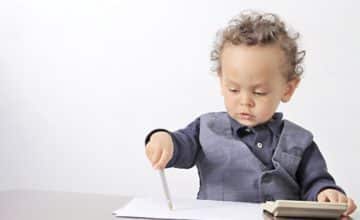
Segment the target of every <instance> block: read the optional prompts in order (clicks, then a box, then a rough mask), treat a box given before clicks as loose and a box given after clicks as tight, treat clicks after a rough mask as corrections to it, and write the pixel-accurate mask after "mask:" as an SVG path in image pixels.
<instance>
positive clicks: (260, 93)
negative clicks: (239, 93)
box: [254, 91, 267, 96]
mask: <svg viewBox="0 0 360 220" xmlns="http://www.w3.org/2000/svg"><path fill="white" fill-rule="evenodd" d="M254 94H255V95H258V96H264V95H267V93H266V92H257V91H255V92H254Z"/></svg>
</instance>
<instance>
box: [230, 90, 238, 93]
mask: <svg viewBox="0 0 360 220" xmlns="http://www.w3.org/2000/svg"><path fill="white" fill-rule="evenodd" d="M229 91H230V92H232V93H237V92H239V90H238V89H229Z"/></svg>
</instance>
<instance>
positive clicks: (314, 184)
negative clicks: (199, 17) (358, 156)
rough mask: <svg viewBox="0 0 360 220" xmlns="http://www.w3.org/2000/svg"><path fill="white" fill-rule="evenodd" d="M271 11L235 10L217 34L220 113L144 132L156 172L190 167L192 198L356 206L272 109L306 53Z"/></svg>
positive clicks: (296, 129) (302, 133)
mask: <svg viewBox="0 0 360 220" xmlns="http://www.w3.org/2000/svg"><path fill="white" fill-rule="evenodd" d="M297 39H298V34H293V35H292V34H291V33H290V32H289V31H288V30H287V28H286V26H285V24H284V23H283V22H282V21H281V20H280V19H279V17H278V16H277V15H275V14H266V13H257V12H250V13H245V12H244V13H241V14H240V15H239V16H238V17H236V18H235V19H233V20H232V21H230V23H229V25H228V26H227V27H226V28H225V29H223V30H222V31H221V32H219V34H218V36H217V40H216V43H215V47H214V49H213V51H212V53H211V59H212V61H214V62H215V63H216V66H215V71H216V74H217V77H218V79H219V83H220V86H221V93H222V96H223V97H224V103H225V107H226V112H211V113H206V114H203V115H201V116H199V117H198V118H196V119H195V120H194V121H193V122H191V123H190V124H189V125H188V126H187V127H186V128H184V129H180V130H177V131H174V132H171V131H168V130H166V129H156V130H153V131H152V132H150V133H149V134H148V135H147V137H146V155H147V157H148V159H149V160H150V162H151V163H152V165H153V167H154V168H155V169H163V168H167V167H176V168H191V167H192V166H194V165H195V166H196V167H197V169H198V174H199V178H200V189H199V192H198V195H197V198H198V199H210V200H223V201H243V202H265V201H268V200H278V199H291V200H312V201H327V202H342V203H347V204H348V209H347V211H346V212H345V213H344V215H349V214H351V213H352V212H353V211H354V210H355V209H356V205H355V203H354V201H353V200H352V199H351V198H349V197H347V196H346V195H345V193H344V191H343V190H342V189H341V188H340V187H339V186H337V185H336V184H335V181H334V178H333V177H332V176H331V175H330V174H329V172H328V171H327V167H326V163H325V160H324V157H323V156H322V154H321V152H320V150H319V148H318V146H317V144H316V143H315V141H314V139H313V135H312V133H311V132H310V131H308V130H306V129H305V128H302V127H301V126H299V125H297V124H295V123H293V122H291V121H289V120H286V119H284V118H283V114H282V113H280V112H276V110H277V107H278V105H279V103H280V102H283V103H285V102H289V101H290V99H291V97H292V95H293V94H294V92H295V90H296V88H297V86H298V84H299V82H300V79H301V74H302V72H303V70H302V68H301V63H302V60H303V58H304V55H305V51H299V49H298V46H297V41H296V40H297Z"/></svg>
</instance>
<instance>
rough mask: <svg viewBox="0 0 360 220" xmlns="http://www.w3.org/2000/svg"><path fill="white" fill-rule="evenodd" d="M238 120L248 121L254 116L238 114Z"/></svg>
mask: <svg viewBox="0 0 360 220" xmlns="http://www.w3.org/2000/svg"><path fill="white" fill-rule="evenodd" d="M238 115H239V117H240V119H243V120H250V119H252V118H253V117H254V116H253V115H251V114H249V113H239V114H238Z"/></svg>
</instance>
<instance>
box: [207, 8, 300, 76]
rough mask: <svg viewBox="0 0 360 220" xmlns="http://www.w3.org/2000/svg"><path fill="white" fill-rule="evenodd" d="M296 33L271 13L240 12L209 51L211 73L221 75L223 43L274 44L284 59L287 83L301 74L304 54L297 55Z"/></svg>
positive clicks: (298, 52) (218, 34)
mask: <svg viewBox="0 0 360 220" xmlns="http://www.w3.org/2000/svg"><path fill="white" fill-rule="evenodd" d="M298 38H299V33H297V32H295V33H291V32H290V31H289V30H287V27H286V25H285V24H284V22H283V21H281V20H280V18H279V16H277V15H276V14H272V13H260V12H254V11H244V12H242V13H240V15H239V16H237V17H235V18H234V19H232V20H231V21H230V22H229V24H228V26H227V27H225V28H224V29H222V30H220V31H218V33H217V36H216V40H215V43H214V48H213V50H212V51H211V61H213V62H214V66H213V69H212V71H213V72H215V73H217V74H218V75H221V62H220V61H221V60H220V59H221V53H222V50H223V49H224V45H225V44H226V43H231V44H233V45H239V44H245V45H249V46H251V45H270V44H275V43H278V44H279V46H280V48H281V49H282V50H283V51H284V53H285V57H286V63H287V64H286V65H287V66H286V67H285V69H286V71H285V73H284V74H285V76H286V77H287V79H288V80H291V79H293V78H295V77H300V76H301V75H302V73H303V67H302V65H301V64H302V61H303V59H304V57H305V50H301V51H299V49H298V44H297V40H298Z"/></svg>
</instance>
